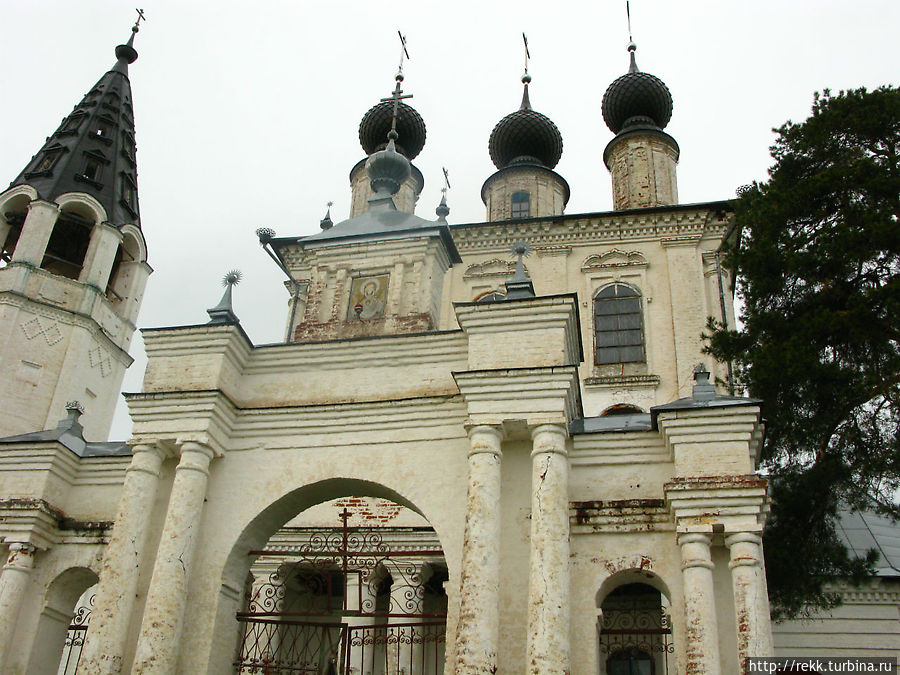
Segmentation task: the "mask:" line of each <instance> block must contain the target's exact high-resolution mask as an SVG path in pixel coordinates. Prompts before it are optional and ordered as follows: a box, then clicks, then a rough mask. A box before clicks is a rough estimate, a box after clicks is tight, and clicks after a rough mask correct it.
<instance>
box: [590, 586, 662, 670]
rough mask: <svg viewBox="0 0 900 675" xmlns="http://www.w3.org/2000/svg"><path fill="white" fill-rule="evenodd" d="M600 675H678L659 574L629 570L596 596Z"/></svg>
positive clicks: (603, 587)
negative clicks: (672, 674)
mask: <svg viewBox="0 0 900 675" xmlns="http://www.w3.org/2000/svg"><path fill="white" fill-rule="evenodd" d="M596 600H597V608H598V610H599V615H598V617H597V629H598V649H599V652H600V653H599V666H600V669H599V672H600V675H667V674H669V673H674V672H675V668H674V663H673V656H674V651H675V649H674V645H673V643H672V619H671V609H670V608H671V600H670V594H669V590H668V588H667V587H666V585H665V584H664V583H663V581H662V579H660V578H659V577H658V576H657V575H656V574H654V573H652V572H648V571H646V570H624V571H621V572H618V573H616V574H614V575H612V576H611V577H609V578H607V579H606V580H605V581H604V582H603V584H602V585H601V587H600V589H599V591H598V592H597V596H596Z"/></svg>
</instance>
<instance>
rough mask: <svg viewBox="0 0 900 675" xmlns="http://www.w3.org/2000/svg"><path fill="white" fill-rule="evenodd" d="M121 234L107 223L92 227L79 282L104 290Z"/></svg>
mask: <svg viewBox="0 0 900 675" xmlns="http://www.w3.org/2000/svg"><path fill="white" fill-rule="evenodd" d="M122 238H123V237H122V232H121V231H120V230H119V228H117V227H115V226H114V225H110V224H109V223H100V224H99V225H96V226H95V227H94V231H93V232H92V233H91V242H90V244H89V245H88V250H87V253H86V254H85V260H84V269H83V271H82V274H81V279H80V280H81V281H83V282H84V283H86V284H90V285H92V286H95V287H96V288H99V289H100V290H101V291H105V290H106V285H107V284H108V283H109V274H110V272H112V266H113V262H115V259H116V252H117V251H118V250H119V244H121V243H122Z"/></svg>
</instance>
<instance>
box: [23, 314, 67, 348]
mask: <svg viewBox="0 0 900 675" xmlns="http://www.w3.org/2000/svg"><path fill="white" fill-rule="evenodd" d="M22 332H24V333H25V337H26V339H28V340H33V339H34V338H36V337H37V336H38V335H43V336H44V339H45V340H46V341H47V345H48V346H50V347H52V346H53V345H55V344H56V343H57V342H59V341H60V340H62V339H63V335H62V332H60V330H59V325H58V324H57V323H56V321H53V322H52V323H50V324H48V325H46V326H45V325H44V324H43V323H42V322H41V320H40V319H39V318H38V317H34V318H32V319H29V320H28V321H25V322H23V323H22Z"/></svg>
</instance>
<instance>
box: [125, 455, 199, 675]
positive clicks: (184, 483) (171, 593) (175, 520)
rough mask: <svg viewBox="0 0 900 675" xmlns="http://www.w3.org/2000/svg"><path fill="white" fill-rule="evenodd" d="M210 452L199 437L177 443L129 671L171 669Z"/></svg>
mask: <svg viewBox="0 0 900 675" xmlns="http://www.w3.org/2000/svg"><path fill="white" fill-rule="evenodd" d="M212 457H213V451H212V449H211V448H209V447H207V446H205V445H201V444H200V443H194V442H187V443H184V444H183V445H182V446H181V460H180V461H179V462H178V467H177V468H176V469H175V480H174V482H173V483H172V494H171V496H170V497H169V510H168V511H167V512H166V521H165V524H164V525H163V531H162V537H161V538H160V542H159V549H158V550H157V554H156V564H155V565H154V566H153V576H152V578H151V580H150V589H149V591H148V592H147V605H146V609H145V610H144V619H143V621H142V622H141V632H140V636H139V637H138V644H137V653H136V655H135V657H134V667H133V669H132V673H135V674H138V673H140V674H141V675H150V673H154V674H159V675H169V674H170V673H174V672H175V666H176V663H177V660H178V647H179V644H180V642H181V629H182V621H183V619H184V608H185V603H186V602H187V586H188V578H189V577H190V572H191V563H192V559H193V553H194V543H195V541H196V539H197V527H198V525H199V521H200V514H201V511H202V509H203V502H204V500H205V498H206V485H207V481H208V479H209V462H210V460H211V459H212Z"/></svg>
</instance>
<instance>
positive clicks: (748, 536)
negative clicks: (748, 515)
mask: <svg viewBox="0 0 900 675" xmlns="http://www.w3.org/2000/svg"><path fill="white" fill-rule="evenodd" d="M735 544H755V545H757V546H761V545H762V537H761V536H759V534H757V533H755V532H735V533H734V534H729V535H726V536H725V545H726V546H727V547H728V548H731V547H732V546H734V545H735Z"/></svg>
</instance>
